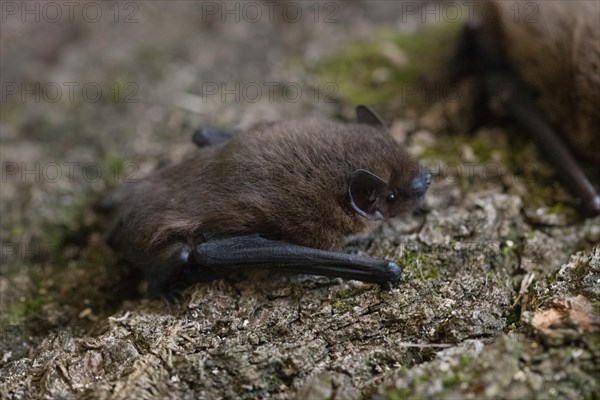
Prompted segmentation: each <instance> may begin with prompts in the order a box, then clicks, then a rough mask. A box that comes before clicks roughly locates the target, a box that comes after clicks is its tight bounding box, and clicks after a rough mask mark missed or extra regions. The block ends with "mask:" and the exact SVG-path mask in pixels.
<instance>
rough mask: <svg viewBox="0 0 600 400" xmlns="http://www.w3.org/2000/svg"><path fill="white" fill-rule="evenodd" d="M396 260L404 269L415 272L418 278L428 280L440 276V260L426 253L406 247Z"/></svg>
mask: <svg viewBox="0 0 600 400" xmlns="http://www.w3.org/2000/svg"><path fill="white" fill-rule="evenodd" d="M396 262H397V263H398V264H399V265H400V266H401V267H402V268H403V269H404V271H406V272H409V273H411V274H413V275H414V276H415V277H416V278H420V279H423V280H427V279H438V278H439V277H440V272H439V265H440V261H439V260H438V259H436V258H435V257H433V256H430V255H428V254H426V253H422V252H416V251H412V250H408V249H406V250H404V252H403V253H402V256H401V257H400V258H398V259H397V260H396Z"/></svg>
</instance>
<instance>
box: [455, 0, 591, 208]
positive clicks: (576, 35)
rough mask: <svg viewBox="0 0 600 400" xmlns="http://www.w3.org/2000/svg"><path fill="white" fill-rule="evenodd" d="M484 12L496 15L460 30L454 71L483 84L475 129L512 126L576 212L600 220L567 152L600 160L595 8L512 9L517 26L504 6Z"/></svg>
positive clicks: (493, 4) (490, 5) (532, 5)
mask: <svg viewBox="0 0 600 400" xmlns="http://www.w3.org/2000/svg"><path fill="white" fill-rule="evenodd" d="M485 5H487V7H486V10H488V11H487V12H490V11H494V10H495V11H496V14H493V15H487V16H486V18H480V19H477V20H474V21H471V22H470V23H468V24H467V25H466V28H465V31H464V34H463V38H462V41H461V42H460V45H459V49H458V51H457V55H456V59H455V61H454V71H453V72H454V75H455V77H460V76H461V75H462V76H464V75H470V76H473V75H475V76H477V77H478V79H479V81H480V82H481V85H480V92H479V97H480V98H479V101H475V107H476V110H475V115H476V118H477V120H476V121H475V123H474V127H473V128H476V127H477V126H479V125H481V124H482V123H483V122H485V120H486V119H487V118H489V117H490V116H491V117H493V118H494V119H502V120H508V121H512V122H513V123H515V124H516V125H517V126H518V127H519V128H520V129H522V130H523V131H525V132H527V133H528V134H529V135H530V136H531V137H532V138H533V140H534V141H535V142H536V144H537V145H538V147H539V148H540V150H541V151H542V154H543V155H544V156H545V158H546V159H547V160H548V161H549V162H550V163H551V164H553V165H554V167H555V170H556V172H557V175H558V177H559V179H560V180H561V182H562V183H563V184H564V185H565V186H566V187H567V188H568V189H569V190H570V192H571V193H572V194H573V196H574V197H575V198H576V200H577V202H578V204H579V206H580V209H581V212H582V213H583V214H584V215H586V216H595V215H599V214H600V195H599V194H598V192H597V191H596V189H595V188H594V186H593V185H592V183H591V182H590V180H589V179H588V177H587V176H586V175H585V173H584V172H583V171H582V169H581V168H580V166H579V164H578V162H577V161H576V159H575V157H574V156H573V153H572V152H573V151H574V152H576V154H578V155H579V156H580V157H582V158H587V159H590V160H593V161H595V162H596V161H599V160H600V148H599V147H598V144H599V142H598V139H597V137H598V129H599V128H598V127H599V126H600V113H599V112H598V109H600V75H599V73H598V60H600V45H599V44H598V43H600V26H599V25H598V20H599V19H600V4H599V3H597V2H578V3H577V4H574V3H573V2H560V1H557V2H540V1H533V2H532V1H529V2H514V4H513V3H511V5H510V7H513V8H514V7H518V8H519V9H520V10H521V11H523V12H522V13H521V17H520V18H516V17H514V14H511V13H510V9H509V8H508V6H509V5H508V3H505V2H498V1H487V2H485ZM525 11H527V13H525ZM490 14H491V13H490ZM538 93H539V96H537V94H538ZM565 140H566V142H565Z"/></svg>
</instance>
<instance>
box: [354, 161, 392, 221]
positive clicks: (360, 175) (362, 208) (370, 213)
mask: <svg viewBox="0 0 600 400" xmlns="http://www.w3.org/2000/svg"><path fill="white" fill-rule="evenodd" d="M386 187H387V183H386V182H385V181H384V180H383V179H381V178H380V177H378V176H377V175H375V174H373V173H372V172H369V171H367V170H366V169H357V170H356V171H354V172H353V173H352V175H350V183H349V184H348V196H349V197H350V206H351V207H352V209H354V211H356V212H357V213H358V214H359V215H362V216H363V217H365V218H368V219H370V220H377V221H379V220H382V219H383V215H382V214H381V212H379V210H377V209H376V202H377V199H378V198H379V197H380V195H381V193H382V191H383V190H384V189H385V188H386Z"/></svg>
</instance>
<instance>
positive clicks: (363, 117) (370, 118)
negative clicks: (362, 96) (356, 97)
mask: <svg viewBox="0 0 600 400" xmlns="http://www.w3.org/2000/svg"><path fill="white" fill-rule="evenodd" d="M356 119H357V121H358V123H359V124H365V125H371V126H374V127H375V128H382V129H386V130H387V126H385V122H383V119H381V117H380V116H379V115H378V114H377V113H376V112H375V111H373V110H372V109H371V108H369V107H367V106H364V105H359V106H357V107H356Z"/></svg>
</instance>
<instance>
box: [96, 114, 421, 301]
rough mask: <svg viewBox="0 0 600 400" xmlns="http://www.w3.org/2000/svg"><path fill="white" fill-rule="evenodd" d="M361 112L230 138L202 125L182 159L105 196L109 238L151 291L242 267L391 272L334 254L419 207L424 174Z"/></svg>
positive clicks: (377, 278) (389, 275)
mask: <svg viewBox="0 0 600 400" xmlns="http://www.w3.org/2000/svg"><path fill="white" fill-rule="evenodd" d="M357 114H358V119H359V123H358V124H342V123H337V122H330V121H319V120H300V121H286V122H278V123H272V124H266V125H259V126H256V127H254V128H252V129H250V130H248V131H246V132H243V133H240V134H238V135H234V136H233V137H231V138H230V139H228V140H226V139H223V137H224V134H222V133H221V132H219V131H215V130H210V129H204V130H200V131H199V134H198V135H196V137H195V142H196V143H197V144H198V145H199V147H200V146H201V145H202V146H203V147H200V148H197V149H195V152H194V153H193V154H191V155H190V156H189V157H188V158H186V159H184V160H183V161H182V162H180V163H178V164H176V165H172V166H169V167H166V168H163V169H159V170H157V171H156V172H155V173H153V174H152V175H151V176H149V177H147V178H146V179H143V180H140V181H138V182H135V183H132V184H128V185H124V186H123V187H121V188H119V189H118V190H117V191H116V192H115V193H113V194H111V195H110V196H108V197H107V198H106V199H104V200H103V201H102V202H101V206H103V208H112V209H114V210H115V211H116V214H115V224H114V226H113V228H112V230H111V231H110V233H109V244H110V245H111V246H112V247H113V248H114V249H115V250H117V251H118V252H119V253H121V254H122V255H123V256H124V258H125V259H126V260H128V261H129V262H131V263H133V264H135V265H137V266H139V267H140V268H142V269H143V270H144V271H146V273H147V276H148V280H149V282H150V284H151V287H152V290H153V292H155V293H156V292H160V291H162V290H164V289H165V288H166V286H168V285H169V284H170V283H172V282H173V281H178V280H179V281H181V280H183V281H185V283H191V282H194V281H197V280H203V279H209V278H213V277H216V276H220V275H221V274H222V273H224V272H225V271H226V270H227V268H232V267H244V266H245V267H251V266H256V267H266V268H277V269H280V270H283V271H292V272H304V273H314V274H323V275H330V276H340V277H346V278H353V279H361V280H364V281H368V282H377V283H386V282H390V281H394V280H397V279H398V278H399V274H400V270H399V268H398V266H397V265H396V264H394V263H392V262H389V261H385V260H375V259H372V258H368V257H359V256H355V255H349V254H344V253H336V252H333V251H330V250H339V249H340V247H341V244H342V242H343V240H344V238H346V237H347V236H348V235H350V234H354V233H358V232H361V231H364V230H366V229H367V228H368V226H369V225H370V223H371V221H376V220H382V219H385V218H391V217H394V216H396V215H399V214H402V213H405V212H407V211H410V210H412V209H414V208H415V206H416V205H417V204H418V203H419V202H420V201H421V199H422V197H423V195H424V194H425V192H426V190H427V188H428V186H429V183H430V181H431V175H430V174H429V173H428V172H427V171H425V170H423V169H421V168H420V167H419V165H418V164H417V163H416V162H415V161H414V160H412V159H411V158H410V157H409V156H408V155H407V154H406V152H405V151H404V149H403V148H402V146H401V145H400V144H398V143H397V142H396V141H394V139H392V137H391V136H390V135H389V133H388V132H387V130H386V129H385V128H384V126H383V125H382V123H381V120H380V119H379V117H378V116H376V115H375V114H374V113H372V111H370V110H369V109H368V108H366V107H362V106H359V107H358V109H357ZM213 143H214V144H213ZM207 144H209V145H207ZM205 145H207V146H205Z"/></svg>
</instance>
